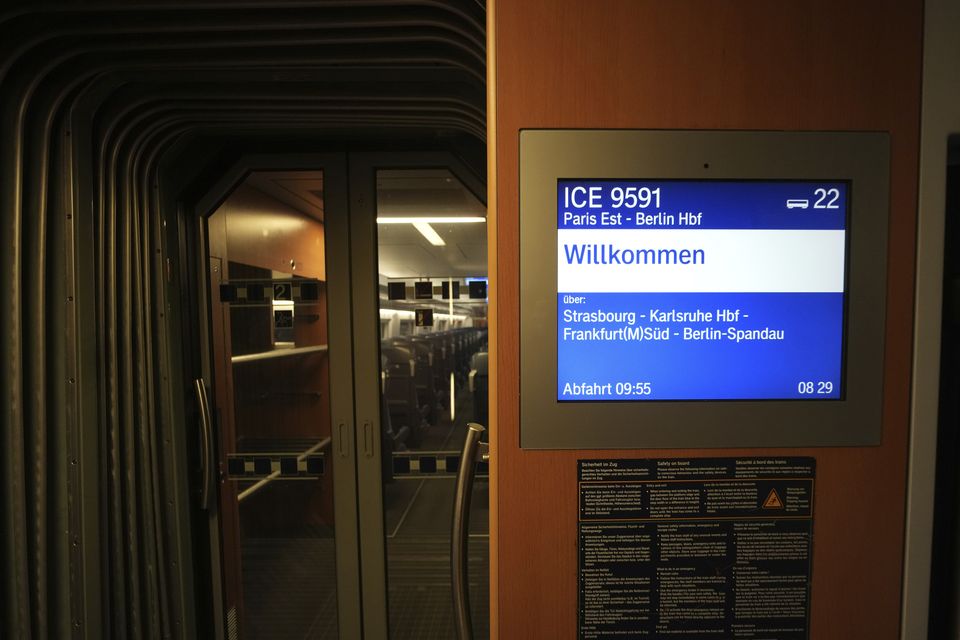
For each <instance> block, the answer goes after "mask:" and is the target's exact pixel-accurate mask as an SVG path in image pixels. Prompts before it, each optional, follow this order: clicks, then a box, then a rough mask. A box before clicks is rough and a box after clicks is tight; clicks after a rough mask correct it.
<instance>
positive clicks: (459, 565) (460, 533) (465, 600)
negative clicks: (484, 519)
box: [450, 422, 490, 640]
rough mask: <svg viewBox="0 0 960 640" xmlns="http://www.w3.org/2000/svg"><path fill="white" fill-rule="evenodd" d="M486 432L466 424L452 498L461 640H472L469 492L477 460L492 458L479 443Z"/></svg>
mask: <svg viewBox="0 0 960 640" xmlns="http://www.w3.org/2000/svg"><path fill="white" fill-rule="evenodd" d="M484 431H486V429H484V428H483V427H482V426H481V425H479V424H476V423H472V422H471V423H470V424H468V425H467V439H466V441H465V442H464V443H463V453H462V454H460V467H459V468H458V469H457V488H456V492H455V493H454V498H453V527H452V535H451V540H450V566H451V574H452V579H453V614H454V618H455V619H456V629H457V638H458V639H459V640H473V626H472V623H471V621H470V592H469V590H468V583H467V540H468V539H469V524H470V495H471V494H472V493H473V478H474V476H475V475H476V473H477V461H479V460H484V461H486V460H489V459H490V453H489V451H490V449H489V445H487V443H485V442H480V438H481V437H482V436H483V432H484Z"/></svg>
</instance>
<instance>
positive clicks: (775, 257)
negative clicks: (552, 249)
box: [557, 179, 849, 401]
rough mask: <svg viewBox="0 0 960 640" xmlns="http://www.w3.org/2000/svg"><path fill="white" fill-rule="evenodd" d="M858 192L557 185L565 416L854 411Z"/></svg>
mask: <svg viewBox="0 0 960 640" xmlns="http://www.w3.org/2000/svg"><path fill="white" fill-rule="evenodd" d="M848 199H849V184H848V183H846V182H840V181H802V182H801V181H740V180H738V181H725V180H709V181H707V180H704V181H689V180H653V181H651V180H572V179H571V180H559V181H558V183H557V400H558V401H609V400H621V401H649V400H784V399H800V400H803V399H808V400H825V399H840V398H842V397H843V344H844V308H845V301H844V296H845V290H846V289H845V287H846V264H847V230H846V227H847V210H848Z"/></svg>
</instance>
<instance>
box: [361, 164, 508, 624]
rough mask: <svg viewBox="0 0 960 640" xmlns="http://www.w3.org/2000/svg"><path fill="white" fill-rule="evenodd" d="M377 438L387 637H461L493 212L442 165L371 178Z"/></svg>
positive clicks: (480, 555) (479, 495)
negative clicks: (467, 446) (459, 578)
mask: <svg viewBox="0 0 960 640" xmlns="http://www.w3.org/2000/svg"><path fill="white" fill-rule="evenodd" d="M376 219H377V225H376V226H377V249H378V269H377V272H378V288H379V296H378V297H379V310H378V312H379V320H380V391H381V411H380V441H381V455H382V456H383V473H382V478H381V481H382V500H383V513H384V515H383V517H384V544H385V549H386V576H387V604H388V610H389V637H390V638H393V639H394V640H406V639H411V640H412V639H430V638H438V639H439V638H443V639H449V638H453V637H455V631H454V626H453V606H452V603H453V596H452V592H451V578H450V571H451V567H450V537H451V530H450V527H451V521H452V508H453V502H454V486H455V474H456V464H457V462H458V460H459V454H460V450H461V448H462V446H463V442H464V438H465V436H466V424H467V423H468V422H480V423H482V424H486V423H487V395H486V351H487V338H486V319H487V300H486V297H487V296H486V273H487V264H486V258H487V253H486V209H485V207H484V205H483V204H482V203H481V202H480V200H479V199H478V198H477V197H476V196H475V195H474V194H473V193H472V192H471V191H470V190H469V189H467V187H466V186H465V185H464V183H463V182H462V181H461V180H460V179H458V178H457V177H456V176H455V175H454V174H453V173H452V172H451V171H450V170H448V169H445V168H439V169H438V168H429V169H428V168H396V169H380V170H378V171H377V172H376ZM471 504H472V513H471V518H470V536H471V540H470V548H469V558H470V564H469V578H470V601H471V607H472V609H473V621H474V633H475V637H476V638H478V639H479V638H487V637H489V628H488V617H489V615H488V611H489V606H488V561H487V559H488V553H489V545H488V529H487V520H488V518H487V516H488V496H487V485H486V478H485V474H484V473H483V472H481V474H480V475H479V477H478V480H477V483H476V485H475V487H474V495H473V496H472V501H471Z"/></svg>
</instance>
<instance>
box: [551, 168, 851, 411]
mask: <svg viewBox="0 0 960 640" xmlns="http://www.w3.org/2000/svg"><path fill="white" fill-rule="evenodd" d="M615 181H621V182H644V183H657V184H663V183H684V182H687V183H698V184H700V183H704V182H713V183H739V184H758V183H766V184H770V183H776V184H788V183H798V184H805V185H811V186H815V185H819V184H843V185H844V189H845V193H844V203H845V206H844V211H843V229H842V231H843V232H844V247H843V251H844V253H843V292H842V294H843V300H842V310H841V316H840V355H839V360H840V362H839V365H840V377H839V380H838V385H839V390H838V395H837V397H829V398H825V397H819V398H818V397H817V396H815V395H812V396H808V397H786V398H776V397H763V398H603V399H598V400H582V399H568V400H565V399H562V398H560V397H559V396H555V398H556V400H557V402H561V403H566V402H573V403H580V402H598V403H602V402H643V403H650V402H813V401H823V402H838V401H842V400H844V399H845V394H846V373H847V371H846V364H847V363H846V352H847V315H848V313H847V312H848V309H847V293H848V290H849V287H850V202H851V195H852V190H851V186H850V181H849V180H835V179H830V178H820V179H815V180H808V179H799V178H790V179H774V178H735V179H727V178H714V177H710V178H656V179H651V178H647V177H645V176H639V177H635V178H630V179H626V178H593V177H591V178H573V177H569V176H567V177H562V176H561V177H559V178H557V183H556V184H557V187H558V188H557V191H558V192H559V186H560V183H561V182H576V183H577V184H588V183H591V182H615ZM560 211H561V209H560V207H559V206H558V207H557V210H556V216H555V218H554V223H555V224H554V232H555V233H556V232H557V231H558V230H559V228H560V226H559V225H560V223H559V216H560ZM557 247H558V254H557V256H556V259H557V260H559V243H558V244H557ZM558 280H559V278H558V277H557V276H555V277H554V287H555V289H557V290H559V288H560V283H559V281H558ZM555 293H557V291H555ZM577 293H580V292H577ZM639 293H643V292H639ZM557 297H558V294H557V295H555V296H554V301H553V304H554V306H555V307H556V310H555V314H556V318H557V327H556V329H557V352H558V355H557V369H558V372H557V380H556V382H557V389H558V391H557V393H559V386H560V376H559V360H560V357H559V350H560V347H559V345H560V318H559V316H560V310H559V306H558V305H559V303H558V302H557Z"/></svg>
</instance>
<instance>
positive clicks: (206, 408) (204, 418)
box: [193, 378, 213, 510]
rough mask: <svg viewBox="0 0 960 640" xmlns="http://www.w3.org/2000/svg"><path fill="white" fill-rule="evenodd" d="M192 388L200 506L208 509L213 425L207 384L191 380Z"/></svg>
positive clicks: (198, 380) (198, 379) (199, 380)
mask: <svg viewBox="0 0 960 640" xmlns="http://www.w3.org/2000/svg"><path fill="white" fill-rule="evenodd" d="M193 390H194V392H195V393H196V395H197V405H198V406H199V408H200V444H201V447H202V450H201V452H200V459H201V461H202V464H203V483H202V484H201V485H200V508H201V509H207V510H209V509H210V485H211V484H212V483H211V482H210V478H211V475H212V474H213V440H212V438H213V426H212V423H211V422H210V400H209V398H208V397H207V386H206V385H205V384H203V379H202V378H197V379H196V380H194V381H193Z"/></svg>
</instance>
